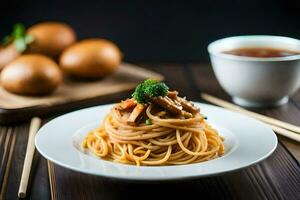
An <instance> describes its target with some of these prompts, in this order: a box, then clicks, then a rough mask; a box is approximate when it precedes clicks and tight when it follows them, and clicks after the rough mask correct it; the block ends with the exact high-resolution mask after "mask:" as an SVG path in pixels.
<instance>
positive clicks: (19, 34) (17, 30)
mask: <svg viewBox="0 0 300 200" xmlns="http://www.w3.org/2000/svg"><path fill="white" fill-rule="evenodd" d="M33 40H34V38H33V37H32V36H31V35H26V30H25V27H24V25H23V24H20V23H18V24H15V25H14V27H13V31H12V33H11V34H10V35H8V36H5V37H4V38H3V40H2V42H1V44H2V45H7V44H9V43H11V42H13V43H14V44H15V46H16V49H17V50H18V51H19V52H23V51H25V50H26V48H27V45H28V44H30V43H31V42H33Z"/></svg>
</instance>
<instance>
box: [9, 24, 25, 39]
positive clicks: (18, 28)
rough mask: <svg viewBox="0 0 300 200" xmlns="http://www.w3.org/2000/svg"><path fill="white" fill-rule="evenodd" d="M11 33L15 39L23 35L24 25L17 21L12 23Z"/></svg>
mask: <svg viewBox="0 0 300 200" xmlns="http://www.w3.org/2000/svg"><path fill="white" fill-rule="evenodd" d="M12 35H13V37H14V38H15V39H17V38H21V37H24V36H25V27H24V25H23V24H20V23H17V24H15V25H14V28H13V32H12Z"/></svg>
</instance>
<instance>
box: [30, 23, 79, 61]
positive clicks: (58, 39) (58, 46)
mask: <svg viewBox="0 0 300 200" xmlns="http://www.w3.org/2000/svg"><path fill="white" fill-rule="evenodd" d="M27 34H28V35H31V36H33V38H34V41H33V42H32V43H31V44H30V45H29V47H28V50H27V52H28V53H40V54H45V55H48V56H50V57H57V56H58V55H59V54H60V53H61V52H62V51H63V50H64V49H65V48H67V47H68V46H70V45H71V44H73V43H74V42H75V41H76V34H75V31H74V30H73V29H72V27H70V26H69V25H67V24H65V23H61V22H43V23H39V24H36V25H33V26H31V27H29V28H28V30H27Z"/></svg>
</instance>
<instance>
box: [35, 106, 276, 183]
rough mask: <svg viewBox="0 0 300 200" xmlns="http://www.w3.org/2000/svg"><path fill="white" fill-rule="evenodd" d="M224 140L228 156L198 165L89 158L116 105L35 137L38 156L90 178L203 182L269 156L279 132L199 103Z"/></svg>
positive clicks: (71, 117)
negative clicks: (90, 137) (85, 145)
mask: <svg viewBox="0 0 300 200" xmlns="http://www.w3.org/2000/svg"><path fill="white" fill-rule="evenodd" d="M195 104H196V106H199V107H200V109H201V112H202V113H204V114H205V115H206V116H207V117H208V121H209V122H210V123H211V124H212V125H213V126H214V127H215V128H216V129H217V130H218V131H219V133H220V134H221V135H222V136H223V137H224V138H225V141H224V143H225V150H226V151H225V154H224V156H222V157H220V158H217V159H214V160H211V161H207V162H202V163H196V164H188V165H179V166H159V167H157V166H154V167H149V166H141V167H136V166H133V165H126V164H119V163H115V162H110V161H106V160H101V159H100V158H96V157H94V156H91V155H87V154H85V153H83V152H82V150H80V147H79V144H80V142H81V141H82V139H83V138H84V136H85V135H86V133H87V132H88V131H90V130H92V129H94V128H96V127H97V126H98V125H99V124H100V122H101V121H102V119H103V118H104V116H105V115H106V114H107V113H108V112H109V110H110V108H111V107H112V105H103V106H97V107H92V108H87V109H82V110H78V111H75V112H71V113H68V114H65V115H62V116H60V117H57V118H55V119H54V120H52V121H50V122H49V123H47V124H46V125H44V126H43V127H42V128H41V129H40V130H39V132H38V133H37V135H36V138H35V145H36V147H37V149H38V151H39V152H40V153H41V154H42V155H43V156H44V157H45V158H46V159H49V160H50V161H52V162H54V163H56V164H58V165H61V166H63V167H66V168H69V169H72V170H75V171H78V172H82V173H87V174H93V175H99V176H106V177H111V178H118V179H131V180H171V179H183V178H193V177H204V176H211V175H217V174H221V173H225V172H230V171H234V170H238V169H242V168H244V167H248V166H250V165H252V164H255V163H257V162H259V161H261V160H263V159H265V158H266V157H268V156H269V155H270V154H271V153H272V152H273V151H274V150H275V148H276V146H277V137H276V135H275V134H274V132H273V131H272V130H271V129H270V128H269V127H268V126H266V125H264V124H263V123H261V122H259V121H257V120H255V119H252V118H249V117H246V116H243V115H240V114H237V113H234V112H231V111H228V110H225V109H222V108H219V107H216V106H211V105H207V104H202V103H195Z"/></svg>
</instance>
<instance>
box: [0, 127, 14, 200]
mask: <svg viewBox="0 0 300 200" xmlns="http://www.w3.org/2000/svg"><path fill="white" fill-rule="evenodd" d="M15 142H16V133H15V131H13V130H12V128H8V129H7V130H5V129H2V131H1V135H0V161H1V163H0V199H4V198H5V191H6V187H7V184H8V175H9V171H10V168H11V163H12V155H13V151H14V146H15Z"/></svg>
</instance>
